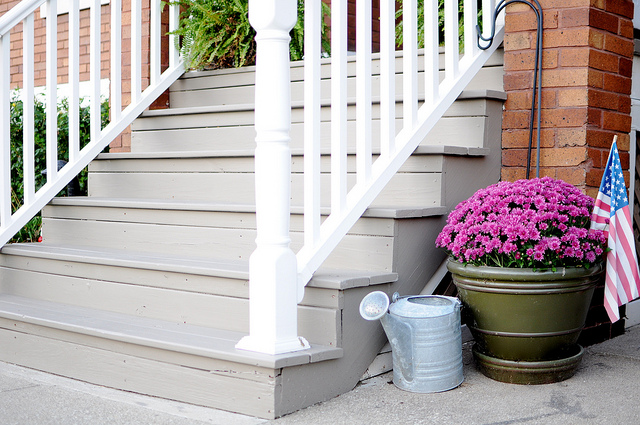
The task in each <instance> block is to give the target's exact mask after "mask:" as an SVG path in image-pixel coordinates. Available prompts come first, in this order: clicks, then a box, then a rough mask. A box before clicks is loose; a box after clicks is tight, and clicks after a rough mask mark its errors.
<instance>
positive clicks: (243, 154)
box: [96, 145, 489, 161]
mask: <svg viewBox="0 0 640 425" xmlns="http://www.w3.org/2000/svg"><path fill="white" fill-rule="evenodd" d="M320 153H321V154H322V155H330V154H331V152H330V151H324V152H323V151H321V152H320ZM348 153H349V152H348ZM414 153H415V154H422V155H468V156H485V155H488V154H489V149H488V148H480V147H471V146H453V145H426V146H423V145H420V146H418V147H417V148H416V150H415V151H414ZM303 154H304V152H303V151H302V150H299V149H292V150H291V155H292V156H302V155H303ZM373 154H374V155H375V154H379V152H378V151H374V152H373ZM254 155H255V149H238V150H211V151H171V152H118V153H102V154H100V155H98V157H97V158H96V159H97V160H98V161H100V160H116V159H191V158H248V157H253V156H254Z"/></svg>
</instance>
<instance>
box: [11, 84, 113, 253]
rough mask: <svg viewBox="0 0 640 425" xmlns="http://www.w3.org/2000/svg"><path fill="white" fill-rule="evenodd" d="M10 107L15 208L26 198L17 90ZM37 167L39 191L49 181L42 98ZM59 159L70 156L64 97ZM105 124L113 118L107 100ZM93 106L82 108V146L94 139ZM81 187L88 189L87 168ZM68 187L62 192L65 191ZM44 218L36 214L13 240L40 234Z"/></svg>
mask: <svg viewBox="0 0 640 425" xmlns="http://www.w3.org/2000/svg"><path fill="white" fill-rule="evenodd" d="M10 109H11V111H10V118H9V119H10V130H9V131H10V137H11V205H12V211H16V210H17V209H18V208H19V207H20V206H22V204H23V200H24V158H23V154H22V150H23V137H22V134H23V132H22V123H23V115H24V113H23V103H22V101H21V100H18V98H17V95H15V94H14V96H13V99H12V101H11V108H10ZM33 109H34V117H33V118H34V153H35V157H34V167H35V176H34V177H35V186H36V191H37V190H38V189H39V188H40V187H42V186H43V185H44V184H45V183H46V176H44V175H42V172H43V171H44V170H45V169H46V168H47V165H46V140H47V128H46V124H47V123H46V113H45V105H44V103H43V102H42V101H40V100H39V99H37V98H36V99H35V100H34V107H33ZM57 109H58V159H63V160H65V161H68V160H69V102H68V101H67V100H66V99H63V100H62V101H60V103H59V104H58V108H57ZM101 121H102V127H103V128H104V126H105V125H107V123H108V122H109V103H108V102H107V101H104V102H103V103H102V108H101ZM90 122H91V118H90V110H89V107H81V108H80V148H83V147H85V146H86V145H87V144H88V143H89V141H90ZM78 180H79V183H80V189H81V190H82V191H83V192H86V190H87V169H86V168H85V169H84V170H82V172H81V173H80V174H79V176H78ZM65 192H66V189H64V190H63V191H62V192H60V195H63V194H65ZM41 223H42V219H41V217H40V215H38V216H36V217H34V218H33V219H32V220H31V221H30V222H29V223H28V224H27V225H26V226H25V227H24V228H23V229H21V230H20V232H18V234H17V235H16V236H14V238H13V239H12V240H11V242H34V241H36V240H37V239H38V236H39V235H40V227H41Z"/></svg>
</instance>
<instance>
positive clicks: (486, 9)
mask: <svg viewBox="0 0 640 425" xmlns="http://www.w3.org/2000/svg"><path fill="white" fill-rule="evenodd" d="M495 8H496V2H495V0H482V35H483V37H484V38H488V37H489V36H490V35H491V26H492V25H493V12H494V10H495Z"/></svg>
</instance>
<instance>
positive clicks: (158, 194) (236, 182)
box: [89, 173, 442, 208]
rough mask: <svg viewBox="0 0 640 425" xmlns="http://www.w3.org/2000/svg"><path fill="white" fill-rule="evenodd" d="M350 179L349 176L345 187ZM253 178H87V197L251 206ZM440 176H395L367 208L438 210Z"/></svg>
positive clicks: (326, 195)
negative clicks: (436, 208)
mask: <svg viewBox="0 0 640 425" xmlns="http://www.w3.org/2000/svg"><path fill="white" fill-rule="evenodd" d="M355 180H356V176H355V175H354V174H349V175H348V178H347V182H348V184H347V186H348V187H349V188H351V187H353V185H354V184H355ZM254 184H255V177H254V176H253V174H250V173H226V174H222V173H199V174H194V173H189V174H180V173H135V174H125V173H119V174H116V173H91V174H90V175H89V196H94V197H102V198H136V199H172V200H185V201H186V200H189V201H202V202H214V203H224V202H227V203H231V204H247V205H250V204H253V203H255V195H254ZM303 186H304V177H303V175H302V174H292V176H291V205H294V206H301V205H303V204H304V200H303ZM321 187H322V193H321V197H320V199H321V200H320V202H321V205H322V206H325V207H328V206H330V192H329V187H330V176H329V175H326V174H324V175H322V177H321ZM441 200H442V194H441V175H440V174H438V173H401V174H396V175H395V176H394V177H393V178H392V179H391V181H390V182H389V184H387V186H386V187H385V188H384V189H383V191H382V192H381V193H380V195H378V197H377V198H376V199H375V200H374V201H373V203H372V204H371V206H372V207H389V206H393V207H395V208H403V207H421V208H428V207H434V206H440V205H441Z"/></svg>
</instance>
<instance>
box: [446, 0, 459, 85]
mask: <svg viewBox="0 0 640 425" xmlns="http://www.w3.org/2000/svg"><path fill="white" fill-rule="evenodd" d="M459 54H460V49H459V47H458V2H457V1H445V2H444V64H445V65H444V71H445V78H446V79H447V80H453V79H454V78H456V76H457V75H458V61H459V57H458V55H459Z"/></svg>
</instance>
